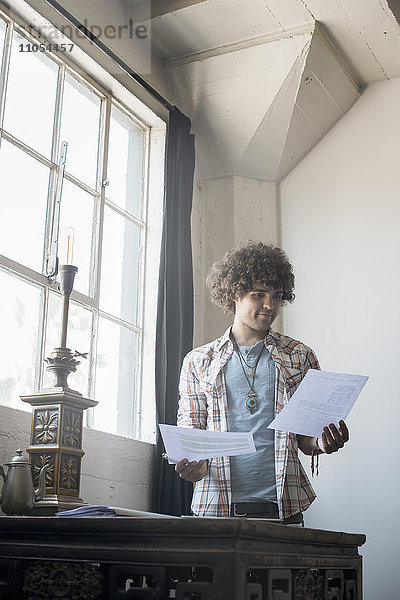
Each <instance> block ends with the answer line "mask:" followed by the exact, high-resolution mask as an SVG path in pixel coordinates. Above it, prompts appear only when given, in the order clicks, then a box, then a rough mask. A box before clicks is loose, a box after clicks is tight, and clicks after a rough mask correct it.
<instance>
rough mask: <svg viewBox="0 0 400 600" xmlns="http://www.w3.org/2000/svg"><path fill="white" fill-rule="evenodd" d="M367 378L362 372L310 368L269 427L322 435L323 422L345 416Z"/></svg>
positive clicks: (324, 424)
mask: <svg viewBox="0 0 400 600" xmlns="http://www.w3.org/2000/svg"><path fill="white" fill-rule="evenodd" d="M367 379H368V377H367V376H365V375H350V374H348V373H330V372H328V371H319V370H317V369H310V370H309V371H307V373H306V375H305V377H304V379H303V381H302V382H301V384H300V385H299V387H298V388H297V390H296V391H295V393H294V394H293V396H292V397H291V399H290V401H289V402H288V404H286V406H285V407H284V408H283V409H282V410H281V412H280V413H279V414H278V415H277V416H276V417H275V419H274V420H273V421H272V422H271V423H270V424H269V425H268V427H269V428H270V429H279V430H280V431H291V432H292V433H299V434H301V435H310V436H314V437H321V433H322V430H323V428H324V427H325V426H326V425H329V423H334V424H335V425H338V424H339V420H340V419H343V420H344V419H346V417H347V415H348V414H349V412H350V410H351V409H352V407H353V405H354V403H355V401H356V400H357V398H358V396H359V395H360V392H361V390H362V389H363V387H364V385H365V384H366V382H367Z"/></svg>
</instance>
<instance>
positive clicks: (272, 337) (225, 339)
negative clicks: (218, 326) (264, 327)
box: [216, 325, 278, 352]
mask: <svg viewBox="0 0 400 600" xmlns="http://www.w3.org/2000/svg"><path fill="white" fill-rule="evenodd" d="M231 329H232V325H231V326H230V327H228V329H227V330H226V331H225V333H224V335H223V336H222V337H220V338H219V340H218V342H217V346H216V350H217V352H219V351H220V350H222V348H223V347H224V346H225V344H228V345H231V346H232V347H233V342H232V340H231V338H230V333H231ZM264 341H265V345H266V346H276V344H277V341H278V338H277V336H276V333H275V331H273V330H272V329H271V328H269V331H268V333H267V335H266V336H265V338H264Z"/></svg>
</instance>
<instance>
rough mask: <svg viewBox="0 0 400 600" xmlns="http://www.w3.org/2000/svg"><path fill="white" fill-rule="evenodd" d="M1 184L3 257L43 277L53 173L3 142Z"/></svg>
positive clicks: (1, 240) (0, 232) (0, 247)
mask: <svg viewBox="0 0 400 600" xmlns="http://www.w3.org/2000/svg"><path fill="white" fill-rule="evenodd" d="M0 181H1V198H2V202H1V204H0V207H1V208H0V254H4V255H5V256H8V257H9V258H12V259H13V260H16V261H17V262H20V263H22V264H24V265H26V266H27V267H30V268H31V269H34V270H35V271H38V272H39V273H41V272H42V260H43V240H44V230H45V221H46V205H47V187H48V181H49V170H48V169H47V167H44V166H43V165H42V164H41V163H39V162H37V161H36V160H34V159H33V158H31V157H30V156H29V155H28V154H26V153H25V152H22V151H21V150H19V149H18V148H16V147H15V146H13V145H12V144H10V143H8V142H6V141H5V140H4V139H3V140H2V143H1V149H0Z"/></svg>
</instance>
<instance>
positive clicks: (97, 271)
mask: <svg viewBox="0 0 400 600" xmlns="http://www.w3.org/2000/svg"><path fill="white" fill-rule="evenodd" d="M31 33H32V32H30V33H29V34H28V33H27V32H26V31H25V30H24V29H23V28H22V27H21V23H16V22H13V21H12V20H10V19H9V18H8V17H7V16H6V15H5V14H2V13H0V61H1V65H2V66H1V73H0V181H1V191H0V194H1V195H0V285H1V288H0V289H1V296H0V332H1V340H0V404H6V405H8V406H10V407H13V408H19V409H25V410H26V409H30V407H29V406H28V407H27V406H26V405H25V404H24V403H22V402H21V401H20V399H19V396H20V395H23V394H28V393H32V392H33V391H37V390H38V389H40V388H42V387H49V386H51V385H52V379H51V376H50V374H49V373H47V372H46V370H45V364H44V358H45V357H47V356H49V355H50V353H51V352H52V350H53V348H54V347H56V346H59V344H60V328H61V295H60V293H59V291H58V286H57V282H56V280H55V273H54V272H55V265H56V261H57V259H58V261H59V264H63V263H64V262H65V259H66V252H67V250H66V239H67V235H66V234H67V232H69V233H71V231H72V232H73V241H74V243H73V260H72V262H73V264H75V265H76V266H77V267H78V273H77V276H76V278H75V285H74V291H73V294H72V297H71V304H70V315H69V325H68V337H67V346H68V347H69V348H71V349H72V350H78V351H79V352H88V358H87V360H82V361H81V364H80V365H79V367H78V370H77V372H76V373H75V374H71V375H70V376H69V380H68V381H69V385H70V387H71V388H73V389H76V390H78V391H80V392H81V393H82V394H83V395H87V396H89V397H92V398H95V399H96V400H97V401H98V402H99V404H98V406H97V407H96V408H95V409H90V410H89V411H87V425H88V426H91V427H94V428H96V429H101V430H103V431H106V432H109V433H116V434H120V435H125V436H132V437H133V436H134V437H139V438H141V439H144V440H148V441H152V440H153V439H154V437H153V436H154V383H153V380H154V333H155V313H156V310H155V307H156V290H157V274H158V257H159V246H160V231H161V208H162V193H163V184H162V180H163V172H162V168H163V167H162V156H163V152H164V149H163V144H164V135H165V124H164V123H163V122H162V121H161V119H159V118H158V117H156V116H155V115H154V118H153V121H152V119H151V118H150V119H149V113H150V111H149V109H147V108H146V109H145V110H143V115H144V117H142V116H141V115H140V114H139V113H140V110H136V111H132V110H131V108H130V107H129V106H127V102H126V98H127V93H126V90H124V93H123V94H122V95H123V97H124V101H123V102H122V101H121V99H120V98H119V97H117V95H116V94H115V93H111V92H110V91H109V89H110V86H107V85H105V84H104V82H101V83H99V81H98V80H97V79H94V78H93V77H92V76H91V75H90V74H88V73H87V72H84V71H83V69H82V68H81V67H80V66H79V65H77V64H76V63H75V62H73V60H74V55H73V53H71V54H69V55H68V57H67V56H66V55H63V54H62V53H59V52H52V51H48V50H47V49H42V51H38V50H35V51H33V49H34V48H35V47H36V48H37V44H38V41H37V40H36V39H35V38H34V37H32V35H31ZM35 45H36V46H35ZM28 49H30V50H28ZM97 72H98V70H97V71H96V73H97ZM116 87H118V86H116ZM140 104H141V103H140V102H139V101H138V100H137V99H135V101H134V105H135V107H139V109H140ZM149 121H152V122H149ZM70 258H71V257H70ZM70 262H71V261H70ZM145 267H146V268H145ZM142 381H145V384H146V385H145V386H143V385H142ZM142 390H144V391H145V393H146V398H145V401H143V400H142V396H143V394H142Z"/></svg>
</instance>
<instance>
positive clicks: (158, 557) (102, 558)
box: [0, 517, 365, 600]
mask: <svg viewBox="0 0 400 600" xmlns="http://www.w3.org/2000/svg"><path fill="white" fill-rule="evenodd" d="M364 542H365V536H364V535H362V534H351V533H341V532H336V531H325V530H318V529H308V528H301V527H287V526H283V525H278V524H275V523H268V522H265V521H261V520H256V519H239V518H238V519H209V518H197V517H182V518H176V519H154V518H151V519H150V518H134V517H128V518H126V517H90V518H76V517H75V518H72V517H0V598H1V600H23V599H29V600H58V599H64V600H122V599H126V600H142V599H146V600H169V599H171V598H174V599H176V600H211V599H212V600H362V573H361V571H362V557H361V556H360V554H359V552H358V548H359V546H361V545H362V544H363V543H364Z"/></svg>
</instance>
